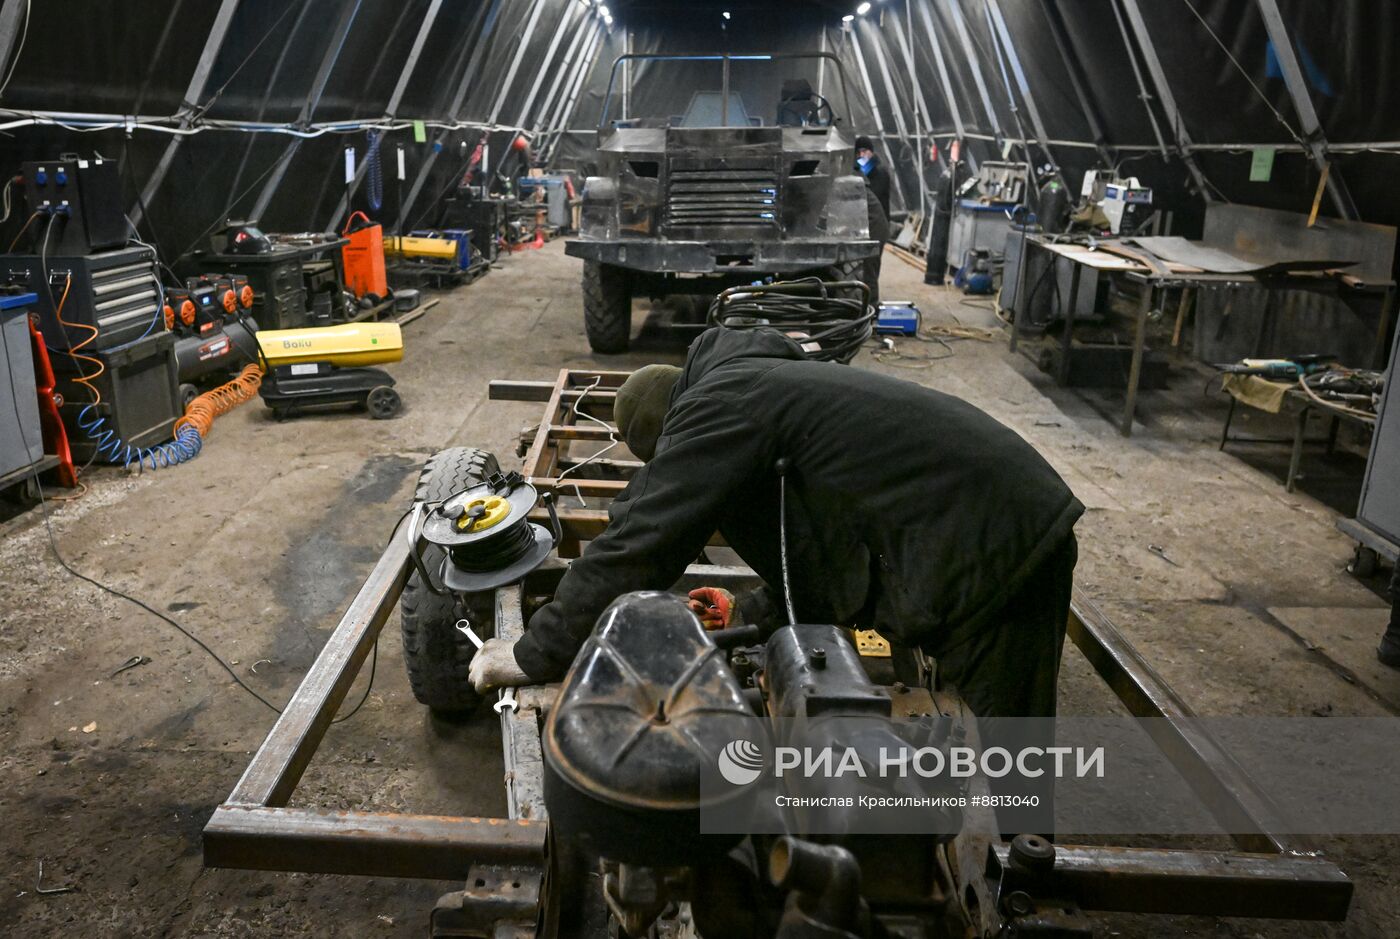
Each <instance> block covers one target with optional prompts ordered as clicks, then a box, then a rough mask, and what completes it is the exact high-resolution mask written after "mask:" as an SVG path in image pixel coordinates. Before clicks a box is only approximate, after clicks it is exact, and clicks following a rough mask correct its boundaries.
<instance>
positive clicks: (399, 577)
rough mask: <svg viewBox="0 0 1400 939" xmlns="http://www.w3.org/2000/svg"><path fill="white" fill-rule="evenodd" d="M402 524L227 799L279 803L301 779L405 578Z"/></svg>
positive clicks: (406, 562) (283, 802) (241, 802)
mask: <svg viewBox="0 0 1400 939" xmlns="http://www.w3.org/2000/svg"><path fill="white" fill-rule="evenodd" d="M404 525H405V523H400V524H399V526H398V527H397V528H395V529H394V534H393V537H392V538H390V539H389V546H388V547H387V548H386V549H385V550H384V553H383V554H382V555H381V556H380V558H379V562H378V563H377V564H375V565H374V569H373V570H372V571H370V574H369V577H368V578H366V579H365V582H364V584H363V585H362V586H361V587H360V591H359V593H357V594H355V599H354V600H352V601H351V602H350V606H349V608H347V609H346V611H345V615H344V616H343V617H341V620H340V623H339V624H338V625H337V626H336V628H335V631H334V632H333V633H331V636H330V638H329V639H327V640H326V644H325V645H324V646H323V647H322V648H321V652H320V654H319V655H318V656H317V657H316V661H315V662H314V663H313V664H312V666H311V670H310V671H308V672H307V673H306V677H305V678H303V679H302V681H301V684H300V685H298V686H297V690H296V693H295V694H293V695H292V699H291V700H290V701H288V702H287V706H286V707H284V708H283V709H282V714H281V715H280V716H279V717H278V718H277V723H275V724H273V725H272V730H271V731H270V732H269V733H268V735H267V739H266V740H264V741H263V745H262V746H261V747H260V748H259V749H258V752H257V755H256V756H254V757H253V761H252V762H251V763H249V764H248V768H247V769H246V770H244V771H243V777H242V778H241V779H239V780H238V785H237V786H235V787H234V789H233V793H232V794H231V795H230V796H229V797H228V799H227V802H229V803H232V804H235V805H255V806H261V805H270V806H283V805H286V804H287V800H288V799H290V798H291V795H292V791H293V790H294V789H295V788H296V785H297V783H298V782H299V781H300V780H301V774H302V773H304V772H305V771H306V767H307V765H308V764H309V763H310V762H311V757H312V755H313V754H314V753H315V752H316V747H317V746H319V745H320V743H321V738H322V737H323V736H325V733H326V728H328V727H330V725H331V720H332V719H333V718H334V717H335V712H336V709H337V708H339V707H340V704H341V702H342V701H344V700H345V695H346V694H347V693H348V692H349V691H350V686H351V685H353V684H354V683H355V675H356V674H357V673H358V672H359V669H360V666H361V665H362V664H363V663H364V660H365V658H366V657H367V656H368V655H369V652H370V649H372V648H373V647H374V643H375V641H376V640H377V639H378V638H379V631H380V630H381V629H383V628H384V623H385V621H386V620H388V618H389V613H390V612H391V611H392V610H393V608H394V602H395V601H396V600H397V599H398V596H399V594H400V593H402V592H403V585H404V584H405V583H407V581H408V571H409V565H410V562H409V557H408V544H407V542H406V540H405V534H404V531H405V528H404Z"/></svg>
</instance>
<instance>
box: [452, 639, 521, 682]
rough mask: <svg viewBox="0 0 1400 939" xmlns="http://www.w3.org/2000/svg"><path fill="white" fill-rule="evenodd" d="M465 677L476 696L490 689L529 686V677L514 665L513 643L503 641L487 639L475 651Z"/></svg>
mask: <svg viewBox="0 0 1400 939" xmlns="http://www.w3.org/2000/svg"><path fill="white" fill-rule="evenodd" d="M467 677H468V678H470V679H471V683H472V687H473V688H475V689H476V691H477V694H485V693H486V692H487V691H489V690H490V689H492V688H517V687H519V686H520V685H528V684H530V676H528V675H526V674H525V673H524V672H523V671H521V670H520V666H519V665H517V664H515V643H513V642H507V641H506V640H504V639H487V640H486V642H485V644H484V645H482V647H481V648H480V649H478V650H476V655H474V656H472V664H471V667H470V668H469V669H468V670H467Z"/></svg>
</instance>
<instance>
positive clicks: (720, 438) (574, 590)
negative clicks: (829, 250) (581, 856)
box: [515, 329, 1084, 681]
mask: <svg viewBox="0 0 1400 939" xmlns="http://www.w3.org/2000/svg"><path fill="white" fill-rule="evenodd" d="M780 457H786V458H787V460H788V461H789V466H790V468H789V469H788V472H787V486H788V492H787V512H788V558H789V568H790V571H791V574H792V594H793V600H794V605H795V607H796V613H797V617H798V621H799V622H804V623H836V624H842V625H862V626H870V627H873V628H876V629H878V630H879V631H880V632H881V633H882V634H883V635H884V636H885V637H886V638H889V639H891V640H893V641H896V642H900V643H903V644H906V645H911V646H921V647H924V648H926V649H928V650H929V651H930V652H933V653H934V654H937V652H938V650H940V649H947V648H952V647H954V646H956V645H957V644H959V643H961V642H964V641H966V640H968V639H970V638H971V637H972V636H974V635H975V634H976V631H977V630H978V629H979V628H981V627H983V626H985V625H986V624H987V623H988V622H989V621H990V620H991V619H992V618H993V617H994V616H995V614H996V613H997V612H998V610H999V609H1000V607H1001V605H1002V604H1004V603H1005V601H1006V599H1007V598H1008V597H1010V596H1012V595H1013V594H1014V593H1015V592H1016V588H1017V586H1018V585H1019V584H1020V583H1022V582H1023V581H1024V580H1025V579H1026V577H1027V576H1028V575H1029V574H1030V573H1032V572H1033V571H1034V569H1035V567H1036V566H1037V565H1038V564H1039V563H1040V561H1041V560H1042V559H1043V558H1045V557H1046V556H1047V555H1048V554H1049V553H1050V552H1051V551H1052V550H1053V549H1054V548H1055V547H1057V546H1058V545H1059V544H1060V543H1061V542H1062V541H1063V539H1064V538H1065V536H1067V535H1068V534H1069V533H1070V531H1071V529H1072V527H1073V525H1074V522H1075V520H1076V519H1078V518H1079V516H1080V514H1082V512H1083V511H1084V507H1083V506H1082V505H1080V504H1079V501H1078V500H1077V499H1075V497H1074V495H1073V494H1072V493H1071V492H1070V491H1069V488H1068V487H1066V486H1065V484H1064V481H1063V480H1061V479H1060V477H1059V476H1058V475H1057V474H1056V473H1055V471H1054V470H1053V469H1052V468H1051V467H1050V465H1049V464H1048V463H1046V462H1045V460H1044V459H1042V458H1041V456H1040V455H1039V454H1038V453H1036V451H1035V449H1034V448H1032V447H1031V445H1030V444H1028V443H1026V441H1024V440H1022V439H1021V438H1020V437H1019V436H1017V435H1016V433H1015V432H1013V431H1012V430H1010V429H1009V428H1007V427H1005V426H1003V425H1002V424H1000V423H998V422H997V421H995V420H994V419H992V418H991V417H989V416H988V415H986V414H984V413H982V412H981V411H979V410H978V409H977V408H975V407H973V406H972V405H970V404H968V403H966V402H964V401H961V400H959V399H958V398H954V397H951V396H949V395H946V394H943V393H941V392H937V391H934V390H932V389H929V388H923V387H920V386H919V385H915V384H913V383H911V382H908V381H903V380H900V379H897V378H892V377H888V376H885V375H878V374H875V373H873V372H868V371H863V370H861V369H856V368H851V367H850V366H846V365H837V364H834V363H826V362H813V361H809V360H807V359H806V358H804V356H803V354H802V352H801V350H800V349H799V348H798V346H797V345H796V343H794V342H793V341H792V340H790V339H788V338H786V337H784V336H783V335H781V334H780V333H778V332H776V331H773V330H749V331H743V332H740V331H733V330H727V329H711V330H709V331H707V332H705V333H704V334H702V335H701V337H700V338H699V339H697V340H696V341H695V342H694V344H692V346H691V348H690V352H689V355H688V356H687V358H686V364H685V369H684V371H683V372H682V373H681V378H680V380H679V381H678V382H677V384H676V387H675V390H674V391H673V393H672V396H671V408H670V410H669V411H668V412H667V414H666V418H665V421H664V423H663V425H662V436H661V439H660V440H659V441H658V444H657V448H656V455H655V456H654V457H653V458H652V460H651V462H649V463H648V464H647V465H646V466H644V467H642V469H641V470H639V471H638V472H637V474H636V475H635V476H633V477H632V480H631V482H630V483H628V485H627V488H626V489H625V490H623V492H622V493H621V494H620V495H619V496H618V497H617V498H616V499H614V500H613V503H612V506H611V507H610V508H609V510H608V515H609V518H610V521H609V524H608V527H607V530H606V531H604V532H603V534H602V535H600V536H599V537H598V538H597V539H595V540H594V541H593V542H592V543H591V544H589V546H588V548H587V550H585V551H584V553H583V556H582V557H580V558H578V559H577V560H575V561H574V562H573V564H572V565H570V567H569V570H568V572H567V573H566V574H565V575H564V578H563V579H562V580H561V581H560V583H559V588H558V590H557V592H556V594H555V599H554V600H553V602H551V603H549V604H547V605H545V606H544V607H541V608H540V610H538V611H537V612H536V613H535V615H534V616H533V617H531V619H530V623H529V628H528V629H527V630H526V632H525V635H524V637H523V638H522V639H521V640H520V642H519V643H518V644H517V645H516V647H515V657H516V661H517V662H518V663H519V665H520V667H521V668H522V669H524V670H525V672H526V673H527V674H528V675H529V676H530V677H531V678H533V679H535V680H536V681H542V680H552V679H555V678H558V677H560V676H561V675H562V674H563V673H564V672H565V671H566V670H567V669H568V666H569V664H570V662H571V661H572V660H573V657H574V653H575V652H577V651H578V648H579V647H580V645H582V643H583V642H584V640H585V639H586V638H587V637H588V634H589V633H590V632H591V631H592V629H593V625H594V622H595V621H596V620H597V618H598V616H599V615H600V614H601V613H602V612H603V610H604V609H605V608H606V607H607V605H608V604H610V603H611V602H612V601H613V600H615V599H616V598H617V597H619V596H620V595H622V594H624V593H627V592H629V591H632V590H664V589H667V588H669V587H671V586H672V585H673V584H674V583H675V582H676V580H677V579H679V577H680V576H681V574H682V573H683V572H684V571H685V568H686V566H687V565H688V564H690V563H692V562H694V561H695V559H696V557H697V556H698V555H699V554H700V552H701V550H702V549H703V548H704V546H705V544H706V542H707V541H708V540H709V538H710V536H711V535H712V534H713V533H714V532H715V530H716V529H718V530H719V532H720V533H721V534H723V535H724V537H725V539H726V540H727V541H728V542H729V544H730V546H731V547H733V548H734V550H735V551H737V552H738V553H739V555H740V556H741V557H742V558H743V559H744V560H745V561H746V562H747V563H748V564H749V565H750V566H751V567H752V568H753V569H754V570H755V571H756V572H757V573H758V574H759V576H761V577H762V578H763V579H764V581H765V582H766V583H767V584H768V585H770V587H775V588H780V586H781V584H782V569H781V566H780V560H779V538H778V476H777V474H776V473H775V471H774V464H775V463H776V461H777V460H778V459H779V458H780Z"/></svg>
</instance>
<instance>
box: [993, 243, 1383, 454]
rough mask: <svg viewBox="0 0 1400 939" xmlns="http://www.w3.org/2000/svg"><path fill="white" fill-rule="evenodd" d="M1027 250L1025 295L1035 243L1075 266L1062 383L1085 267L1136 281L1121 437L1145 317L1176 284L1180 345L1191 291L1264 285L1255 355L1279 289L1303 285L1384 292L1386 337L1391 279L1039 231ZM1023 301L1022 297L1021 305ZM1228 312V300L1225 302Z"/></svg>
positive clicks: (1137, 379) (1347, 297)
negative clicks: (1152, 250)
mask: <svg viewBox="0 0 1400 939" xmlns="http://www.w3.org/2000/svg"><path fill="white" fill-rule="evenodd" d="M1025 250H1026V252H1027V258H1026V259H1025V260H1023V261H1022V263H1021V266H1020V280H1021V282H1020V283H1018V284H1017V287H1016V292H1017V295H1018V296H1025V290H1026V284H1025V277H1026V271H1027V270H1029V269H1030V267H1031V264H1030V263H1029V253H1030V252H1031V251H1034V250H1043V251H1048V252H1050V253H1052V254H1055V255H1058V256H1060V257H1063V258H1066V259H1068V260H1069V261H1071V262H1072V263H1073V265H1074V268H1073V272H1072V275H1071V277H1070V295H1069V297H1068V298H1067V300H1066V302H1065V303H1064V304H1063V310H1064V328H1063V331H1062V332H1061V334H1060V359H1059V368H1058V370H1057V375H1056V380H1057V381H1058V382H1059V383H1060V384H1062V385H1063V384H1065V382H1066V380H1067V378H1068V375H1069V361H1070V356H1071V354H1072V345H1073V339H1074V322H1075V310H1076V308H1077V305H1078V301H1079V284H1080V280H1081V274H1082V271H1083V269H1084V268H1091V269H1093V270H1095V271H1097V272H1099V273H1100V274H1103V275H1107V276H1113V277H1120V278H1122V279H1124V280H1126V281H1128V282H1129V283H1133V284H1136V285H1138V286H1139V288H1140V293H1141V298H1140V300H1139V301H1138V305H1137V310H1136V313H1135V316H1134V323H1133V344H1132V364H1131V366H1130V367H1129V370H1128V385H1127V389H1126V394H1125V398H1126V400H1125V401H1124V405H1123V416H1122V418H1121V420H1120V421H1119V425H1118V430H1119V432H1120V433H1121V434H1122V435H1123V436H1124V437H1130V436H1132V432H1133V417H1134V415H1135V413H1136V410H1137V398H1138V386H1139V384H1140V383H1141V380H1142V365H1143V356H1144V354H1145V351H1146V346H1147V322H1148V320H1149V319H1150V318H1151V315H1152V311H1153V310H1154V309H1157V308H1159V301H1160V302H1162V303H1163V305H1164V301H1165V299H1166V294H1167V293H1168V292H1169V291H1172V290H1179V291H1180V299H1179V301H1178V304H1177V309H1176V323H1175V326H1174V328H1173V331H1172V346H1173V347H1174V348H1180V346H1181V334H1182V328H1183V326H1184V324H1185V321H1186V313H1187V310H1188V309H1189V308H1190V305H1191V299H1192V296H1193V295H1194V294H1195V293H1196V292H1198V291H1200V290H1202V289H1207V290H1222V289H1223V290H1235V289H1240V288H1245V287H1253V288H1263V289H1264V290H1265V291H1266V305H1265V310H1264V316H1263V317H1262V318H1261V319H1260V326H1259V332H1258V335H1257V336H1256V337H1255V349H1254V354H1255V355H1261V354H1262V353H1263V351H1264V349H1263V346H1264V341H1265V338H1266V336H1267V327H1268V324H1269V322H1270V321H1271V319H1272V318H1273V317H1274V315H1275V313H1276V308H1277V304H1276V303H1275V299H1276V296H1277V294H1279V293H1281V292H1284V291H1288V290H1305V291H1313V292H1320V293H1325V294H1328V295H1331V296H1334V297H1336V298H1337V299H1338V300H1340V301H1341V302H1342V303H1345V304H1348V305H1350V304H1351V303H1352V302H1353V301H1354V300H1356V299H1357V298H1358V297H1361V296H1369V297H1374V296H1376V295H1377V294H1380V295H1382V300H1381V304H1382V311H1383V312H1382V315H1381V318H1380V320H1381V329H1380V332H1379V335H1378V336H1377V343H1378V344H1379V345H1381V346H1382V347H1383V345H1384V342H1385V338H1386V324H1387V323H1388V322H1389V319H1390V312H1391V307H1392V304H1393V302H1394V294H1395V291H1394V286H1395V285H1394V282H1393V281H1385V282H1382V283H1361V282H1359V281H1356V280H1354V279H1352V278H1347V277H1345V276H1343V275H1338V274H1337V273H1336V272H1331V271H1308V272H1302V273H1289V272H1276V271H1272V270H1270V271H1260V272H1254V273H1239V274H1221V273H1214V272H1211V271H1205V270H1202V269H1200V268H1198V267H1192V266H1190V265H1187V264H1179V263H1176V262H1168V261H1162V260H1160V259H1156V258H1153V259H1152V263H1151V264H1149V262H1148V260H1147V258H1148V257H1150V256H1148V255H1146V252H1143V251H1142V249H1140V248H1132V247H1130V246H1127V245H1123V244H1121V243H1119V242H1117V241H1104V242H1099V243H1098V244H1097V245H1096V246H1095V247H1093V248H1090V247H1087V246H1085V245H1077V244H1067V243H1061V242H1058V241H1054V240H1052V239H1051V238H1049V237H1047V236H1045V235H1027V236H1026V245H1025ZM1025 307H1026V304H1021V305H1020V308H1021V309H1024V308H1025ZM1227 315H1228V307H1227ZM1021 319H1022V317H1021V316H1020V314H1019V313H1018V314H1017V315H1016V316H1014V317H1013V318H1012V323H1011V350H1012V351H1013V352H1014V351H1016V348H1017V344H1018V342H1019V341H1020V338H1021V331H1022V326H1023V324H1022V322H1021Z"/></svg>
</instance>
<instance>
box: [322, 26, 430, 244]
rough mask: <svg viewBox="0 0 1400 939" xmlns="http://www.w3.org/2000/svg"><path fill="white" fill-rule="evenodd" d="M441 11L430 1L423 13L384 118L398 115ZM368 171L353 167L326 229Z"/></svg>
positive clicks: (364, 164) (335, 225)
mask: <svg viewBox="0 0 1400 939" xmlns="http://www.w3.org/2000/svg"><path fill="white" fill-rule="evenodd" d="M441 9H442V0H431V2H430V3H429V4H428V9H427V10H426V11H425V12H424V13H423V19H422V20H421V21H420V22H419V24H418V33H417V35H415V36H414V37H413V46H412V48H410V49H409V50H408V58H407V59H405V60H404V63H403V68H402V69H401V70H400V71H399V79H398V81H397V82H395V83H394V90H393V91H392V92H391V93H390V95H389V101H388V103H387V104H385V106H384V116H385V117H386V118H393V117H394V116H395V115H397V114H398V113H399V102H401V101H402V100H403V96H404V92H405V91H407V90H408V82H409V79H410V78H412V77H413V70H414V69H415V68H417V67H418V59H419V58H420V57H421V56H422V54H423V45H424V44H425V43H426V42H427V41H428V34H429V33H430V32H432V29H433V23H434V22H436V21H437V16H438V12H439V11H440V10H441ZM381 146H382V144H381ZM368 171H369V160H361V161H360V162H359V165H358V166H356V167H355V178H354V179H353V180H351V182H350V185H349V186H347V187H345V192H344V193H343V194H342V195H341V197H340V202H339V203H337V204H336V207H335V211H334V212H332V213H331V221H330V225H329V226H328V227H329V228H330V229H331V230H332V231H335V230H338V229H339V228H340V220H341V219H342V218H344V217H345V213H346V211H347V210H348V209H349V208H350V200H351V199H352V198H354V196H355V193H356V192H358V191H359V189H360V184H361V183H362V182H364V179H365V174H366V173H367V172H368Z"/></svg>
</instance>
